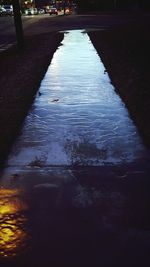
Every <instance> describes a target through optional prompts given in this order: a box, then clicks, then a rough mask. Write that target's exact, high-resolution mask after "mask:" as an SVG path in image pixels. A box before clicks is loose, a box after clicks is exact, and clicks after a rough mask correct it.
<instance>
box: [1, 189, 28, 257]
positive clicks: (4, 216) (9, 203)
mask: <svg viewBox="0 0 150 267" xmlns="http://www.w3.org/2000/svg"><path fill="white" fill-rule="evenodd" d="M25 210H27V205H26V203H25V202H24V201H23V199H22V198H21V191H20V190H18V189H4V188H0V257H13V256H16V255H17V254H18V253H19V251H21V250H22V249H23V248H24V247H25V246H26V242H27V239H28V238H27V233H26V223H27V218H26V217H25V215H24V214H23V213H24V212H25Z"/></svg>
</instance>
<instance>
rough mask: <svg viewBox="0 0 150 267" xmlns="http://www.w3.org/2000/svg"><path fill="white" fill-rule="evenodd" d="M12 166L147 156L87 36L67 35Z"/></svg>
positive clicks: (98, 163) (92, 162)
mask: <svg viewBox="0 0 150 267" xmlns="http://www.w3.org/2000/svg"><path fill="white" fill-rule="evenodd" d="M62 44H63V45H61V46H60V47H59V49H58V50H57V51H56V53H55V54H54V57H53V59H52V62H51V64H50V66H49V68H48V70H47V72H46V74H45V77H44V79H43V81H42V82H41V86H40V88H39V90H40V93H41V94H37V97H36V99H35V101H34V105H33V107H32V110H31V112H30V113H29V114H28V116H27V118H26V122H25V124H24V128H23V129H22V134H21V135H20V137H19V138H18V140H17V142H16V144H15V145H14V148H13V150H12V153H11V155H10V157H9V160H8V166H72V165H80V166H102V165H104V164H116V165H117V164H121V163H127V162H134V161H135V160H139V159H141V158H143V157H145V156H146V151H145V148H144V146H143V144H142V141H141V139H140V137H139V135H138V132H137V129H136V127H135V125H134V124H133V123H132V121H131V120H130V118H129V115H128V112H127V110H126V108H125V106H124V104H123V103H122V101H121V99H120V98H119V96H118V95H117V94H116V92H115V89H114V87H113V85H112V84H111V82H110V79H109V76H108V74H107V73H106V71H105V67H104V65H103V63H102V62H101V60H100V58H99V56H98V54H97V52H96V50H95V49H94V47H93V45H92V43H91V41H90V39H89V37H88V35H87V34H83V32H82V30H75V31H69V33H68V34H65V37H64V40H63V42H62Z"/></svg>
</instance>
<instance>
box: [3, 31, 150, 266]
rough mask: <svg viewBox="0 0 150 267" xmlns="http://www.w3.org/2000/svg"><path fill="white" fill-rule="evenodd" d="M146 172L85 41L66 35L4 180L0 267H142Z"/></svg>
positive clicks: (129, 125)
mask: <svg viewBox="0 0 150 267" xmlns="http://www.w3.org/2000/svg"><path fill="white" fill-rule="evenodd" d="M148 162H149V156H148V151H147V149H146V148H145V147H144V145H143V143H142V140H141V138H140V136H139V134H138V131H137V129H136V127H135V125H134V124H133V122H132V121H131V119H130V118H129V115H128V112H127V110H126V108H125V106H124V104H123V103H122V101H121V99H120V98H119V96H118V95H117V94H116V93H115V89H114V87H113V85H112V84H111V81H110V79H109V77H108V74H107V72H106V71H105V68H104V66H103V64H102V62H101V60H100V58H99V57H98V55H97V53H96V51H95V49H94V47H93V46H92V44H91V42H90V39H89V37H88V35H87V34H86V33H85V31H84V30H76V31H68V32H66V33H65V38H64V40H63V42H62V45H61V46H60V47H59V49H58V50H57V51H56V53H55V54H54V57H53V60H52V63H51V65H50V66H49V68H48V70H47V72H46V75H45V77H44V79H43V81H42V82H41V86H40V88H39V92H38V93H37V95H36V97H35V101H34V104H33V106H32V108H31V110H30V112H29V114H28V116H27V118H26V120H25V123H24V126H23V128H22V132H21V134H20V136H19V137H18V139H17V140H16V143H15V144H14V146H13V148H12V152H11V153H10V156H9V158H8V161H7V164H6V165H7V166H6V168H5V170H4V171H3V173H2V175H1V187H0V259H1V260H0V263H1V265H0V266H4V267H5V266H11V267H12V266H15V267H16V266H41V267H43V266H117V265H118V264H119V265H121V266H129V263H130V264H131V266H132V265H133V264H134V266H135V265H139V264H141V266H144V264H146V263H147V262H148V261H149V248H150V227H149V225H150V218H149V208H150V195H149V189H150V182H149V179H148V177H149V165H148ZM137 255H138V256H137ZM142 264H143V265H142Z"/></svg>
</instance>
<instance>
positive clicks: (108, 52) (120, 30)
mask: <svg viewBox="0 0 150 267" xmlns="http://www.w3.org/2000/svg"><path fill="white" fill-rule="evenodd" d="M149 27H150V19H149V17H146V18H145V19H144V20H143V21H142V20H141V19H140V17H139V20H138V19H137V20H136V21H135V22H132V23H131V22H130V23H129V24H127V25H124V26H119V27H116V28H113V29H111V30H107V31H96V32H90V33H89V36H90V38H91V40H92V42H93V44H94V46H95V48H96V49H97V51H98V53H99V55H100V57H101V58H102V60H103V63H104V65H105V67H106V70H107V71H108V73H109V75H110V77H111V81H112V83H113V84H114V86H115V88H116V91H117V93H118V94H119V95H120V96H121V98H122V99H123V101H124V103H125V104H126V106H127V108H128V110H129V112H130V115H131V117H132V119H133V120H134V122H135V123H136V125H137V127H138V129H139V131H140V134H141V135H142V137H143V140H144V142H145V143H146V144H148V145H149V144H150V124H149V121H150V90H149V84H150V80H149V79H150V77H149V69H150V51H149V47H150V36H149Z"/></svg>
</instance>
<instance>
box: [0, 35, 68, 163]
mask: <svg viewBox="0 0 150 267" xmlns="http://www.w3.org/2000/svg"><path fill="white" fill-rule="evenodd" d="M62 38H63V34H60V33H59V34H58V33H51V34H50V35H49V34H43V35H36V36H33V37H28V38H26V43H25V49H24V51H22V52H20V53H18V52H17V50H16V47H13V48H11V49H10V50H7V51H6V52H5V53H3V54H1V58H0V61H1V63H0V73H1V74H0V85H1V86H0V87H1V90H0V137H1V138H0V164H1V166H2V164H3V163H4V161H5V159H6V157H7V155H8V152H9V149H10V147H11V144H12V142H13V141H14V139H15V137H16V135H17V133H18V131H19V129H20V125H21V123H22V122H23V120H24V118H25V116H26V114H27V112H28V110H29V108H30V105H31V103H32V101H33V100H34V95H35V94H36V92H37V89H38V88H39V85H40V82H41V80H42V78H43V76H44V74H45V72H46V70H47V67H48V66H49V64H50V61H51V58H52V56H53V53H54V52H55V50H56V49H57V47H58V46H59V44H60V42H61V40H62Z"/></svg>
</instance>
